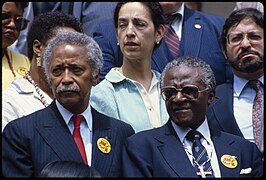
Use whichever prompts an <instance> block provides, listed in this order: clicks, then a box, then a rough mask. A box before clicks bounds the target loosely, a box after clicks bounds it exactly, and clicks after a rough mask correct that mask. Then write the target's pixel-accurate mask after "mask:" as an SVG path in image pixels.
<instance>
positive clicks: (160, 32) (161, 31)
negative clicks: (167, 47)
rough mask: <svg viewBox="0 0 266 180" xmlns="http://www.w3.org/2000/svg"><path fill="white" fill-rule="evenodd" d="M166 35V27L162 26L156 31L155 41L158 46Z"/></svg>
mask: <svg viewBox="0 0 266 180" xmlns="http://www.w3.org/2000/svg"><path fill="white" fill-rule="evenodd" d="M164 33H165V27H164V25H162V24H160V26H159V28H158V29H157V31H156V39H155V43H156V44H159V42H160V41H161V40H162V38H163V36H164Z"/></svg>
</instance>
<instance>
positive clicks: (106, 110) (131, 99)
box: [90, 68, 169, 132]
mask: <svg viewBox="0 0 266 180" xmlns="http://www.w3.org/2000/svg"><path fill="white" fill-rule="evenodd" d="M153 72H154V74H155V75H156V78H157V79H158V80H159V78H160V73H159V72H156V71H153ZM157 88H158V91H159V92H160V87H159V83H157ZM159 96H160V93H159ZM159 100H160V111H161V112H160V115H161V125H163V124H165V123H166V122H167V120H168V117H169V116H168V113H167V110H166V107H165V102H164V100H163V99H162V97H161V96H160V97H159ZM90 103H91V106H92V107H93V108H95V109H96V110H97V111H99V112H101V113H103V114H105V115H107V116H111V117H113V118H116V119H119V120H121V121H124V122H126V123H128V124H130V125H131V126H132V127H133V128H134V130H135V132H139V131H143V130H147V129H151V128H153V127H152V125H151V122H150V119H149V115H148V112H147V110H146V106H145V104H144V101H143V99H142V97H141V94H140V91H139V89H138V87H137V86H136V85H135V84H134V83H133V82H132V81H131V80H129V79H128V78H126V77H123V76H121V75H120V74H119V72H117V71H116V68H112V69H111V70H110V72H109V73H108V74H107V75H106V76H105V79H104V80H102V81H101V82H100V83H99V84H98V85H96V86H95V87H93V88H92V90H91V97H90Z"/></svg>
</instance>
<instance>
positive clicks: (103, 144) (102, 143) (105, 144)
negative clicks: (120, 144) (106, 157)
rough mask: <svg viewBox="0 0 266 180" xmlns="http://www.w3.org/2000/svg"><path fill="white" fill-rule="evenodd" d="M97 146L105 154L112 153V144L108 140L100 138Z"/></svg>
mask: <svg viewBox="0 0 266 180" xmlns="http://www.w3.org/2000/svg"><path fill="white" fill-rule="evenodd" d="M97 146H98V148H99V150H100V151H101V152H102V153H104V154H108V153H109V152H110V151H111V144H110V142H109V141H108V140H107V139H106V138H99V139H98V140H97Z"/></svg>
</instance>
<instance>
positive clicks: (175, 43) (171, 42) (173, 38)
mask: <svg viewBox="0 0 266 180" xmlns="http://www.w3.org/2000/svg"><path fill="white" fill-rule="evenodd" d="M177 16H178V15H177V14H176V15H169V16H167V17H166V25H165V36H164V38H165V41H166V43H167V46H168V48H169V50H170V52H171V53H172V55H173V56H174V58H176V57H178V55H179V45H180V41H179V37H178V36H177V34H176V33H175V30H174V29H173V28H172V26H171V24H172V23H173V21H174V19H175V18H177Z"/></svg>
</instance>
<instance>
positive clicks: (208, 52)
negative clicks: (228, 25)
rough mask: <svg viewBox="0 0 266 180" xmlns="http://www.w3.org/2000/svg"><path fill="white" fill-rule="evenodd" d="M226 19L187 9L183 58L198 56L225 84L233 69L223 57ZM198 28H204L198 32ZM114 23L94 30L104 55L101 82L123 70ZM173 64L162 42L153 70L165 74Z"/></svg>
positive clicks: (107, 21)
mask: <svg viewBox="0 0 266 180" xmlns="http://www.w3.org/2000/svg"><path fill="white" fill-rule="evenodd" d="M224 21H225V18H223V17H220V16H214V15H211V14H206V13H202V12H199V11H194V10H191V9H188V8H186V7H185V10H184V21H183V28H182V38H181V44H180V56H186V55H190V56H195V57H199V58H201V59H202V60H204V61H205V62H207V63H208V64H209V65H210V66H211V68H212V70H213V71H214V75H215V78H216V82H217V84H222V83H224V82H226V80H227V79H230V77H231V76H232V72H231V68H230V66H229V64H228V62H227V61H226V59H225V57H224V55H223V54H222V51H221V48H220V43H219V38H220V32H221V30H222V26H223V24H224ZM196 24H199V25H200V26H201V28H199V29H197V28H195V25H196ZM115 31H116V30H115V25H114V22H113V19H106V20H104V21H102V22H101V23H99V24H98V25H97V26H95V27H94V30H93V38H94V39H95V41H96V42H97V43H98V44H99V45H100V47H101V49H102V51H103V58H104V64H103V68H102V69H101V74H100V80H102V79H104V77H105V75H106V74H107V73H108V72H109V70H110V69H111V68H112V67H120V66H121V65H122V62H123V54H122V52H121V50H120V47H119V46H117V39H116V34H115ZM171 60H173V56H172V55H171V53H170V51H169V49H168V47H167V45H166V42H165V40H164V39H162V42H161V44H160V46H159V47H158V48H157V49H155V50H154V52H153V55H152V69H154V70H157V71H158V72H162V71H163V69H164V67H165V66H166V64H167V63H168V62H170V61H171Z"/></svg>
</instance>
